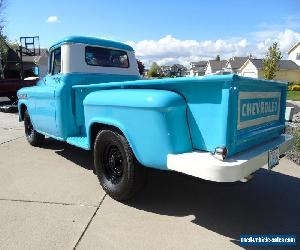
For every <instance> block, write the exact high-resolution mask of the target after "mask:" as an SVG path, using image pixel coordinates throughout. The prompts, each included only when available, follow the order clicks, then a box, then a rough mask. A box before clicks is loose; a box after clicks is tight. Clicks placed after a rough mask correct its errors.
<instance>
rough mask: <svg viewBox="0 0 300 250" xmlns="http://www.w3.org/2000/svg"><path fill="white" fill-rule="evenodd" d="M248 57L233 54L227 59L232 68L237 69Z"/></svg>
mask: <svg viewBox="0 0 300 250" xmlns="http://www.w3.org/2000/svg"><path fill="white" fill-rule="evenodd" d="M248 59H249V57H248V56H234V57H232V58H230V59H229V61H228V64H229V63H230V65H231V68H232V69H239V68H240V67H242V66H243V64H244V63H245V62H246V61H247V60H248Z"/></svg>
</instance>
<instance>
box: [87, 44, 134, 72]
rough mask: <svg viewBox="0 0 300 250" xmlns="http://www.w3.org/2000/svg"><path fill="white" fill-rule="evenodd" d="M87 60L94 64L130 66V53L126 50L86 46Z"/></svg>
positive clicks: (119, 66)
mask: <svg viewBox="0 0 300 250" xmlns="http://www.w3.org/2000/svg"><path fill="white" fill-rule="evenodd" d="M85 61H86V63H87V64H88V65H92V66H102V67H116V68H128V67H129V60H128V55H127V53H126V52H125V51H122V50H115V49H108V48H101V47H94V46H87V47H85Z"/></svg>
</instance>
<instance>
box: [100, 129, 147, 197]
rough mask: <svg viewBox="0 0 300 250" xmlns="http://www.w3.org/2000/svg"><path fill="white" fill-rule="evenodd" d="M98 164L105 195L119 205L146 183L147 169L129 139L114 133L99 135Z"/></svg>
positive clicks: (108, 131)
mask: <svg viewBox="0 0 300 250" xmlns="http://www.w3.org/2000/svg"><path fill="white" fill-rule="evenodd" d="M94 164H95V170H96V173H97V176H98V179H99V182H100V184H101V186H102V188H103V189H104V191H105V192H106V193H107V194H108V195H109V196H111V197H112V198H114V199H116V200H119V201H122V200H128V199H130V198H131V197H132V196H133V195H134V194H135V193H136V192H137V191H138V190H139V189H140V188H141V186H142V184H143V182H144V179H145V169H144V167H143V166H141V165H140V164H139V163H138V161H137V160H136V158H135V156H134V154H133V152H132V150H131V148H130V146H129V144H128V142H127V140H126V138H125V137H124V136H123V135H121V134H119V133H117V132H114V131H110V130H102V131H100V132H99V133H98V135H97V137H96V140H95V144H94Z"/></svg>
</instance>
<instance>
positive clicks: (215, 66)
mask: <svg viewBox="0 0 300 250" xmlns="http://www.w3.org/2000/svg"><path fill="white" fill-rule="evenodd" d="M208 62H209V64H210V67H211V71H212V72H213V73H214V72H216V71H217V70H221V69H223V68H224V67H225V66H226V64H227V60H221V61H218V60H209V61H208Z"/></svg>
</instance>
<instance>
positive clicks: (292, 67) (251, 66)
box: [239, 58, 300, 82]
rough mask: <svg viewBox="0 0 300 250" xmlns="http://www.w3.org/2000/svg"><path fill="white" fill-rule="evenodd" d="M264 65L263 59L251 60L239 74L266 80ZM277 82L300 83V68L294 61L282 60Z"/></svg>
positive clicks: (276, 78) (277, 73)
mask: <svg viewBox="0 0 300 250" xmlns="http://www.w3.org/2000/svg"><path fill="white" fill-rule="evenodd" d="M262 65H263V59H253V58H249V59H248V60H247V61H246V62H245V63H244V65H243V66H242V67H241V69H240V73H239V74H240V75H242V76H247V77H253V78H264V74H263V70H262ZM275 80H279V81H285V82H300V66H299V65H297V64H296V63H295V62H294V61H292V60H280V61H279V71H278V72H276V77H275Z"/></svg>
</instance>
